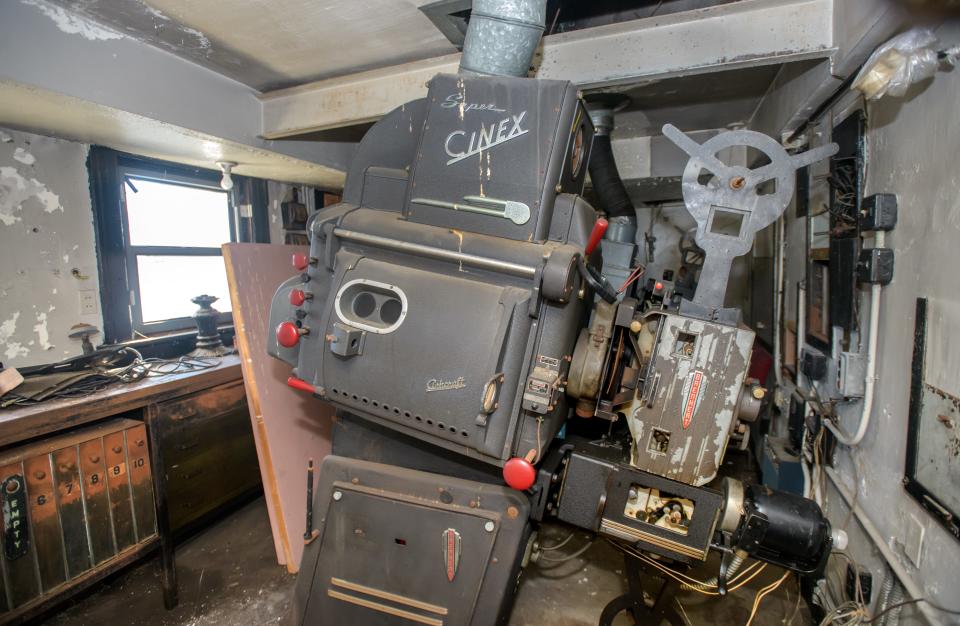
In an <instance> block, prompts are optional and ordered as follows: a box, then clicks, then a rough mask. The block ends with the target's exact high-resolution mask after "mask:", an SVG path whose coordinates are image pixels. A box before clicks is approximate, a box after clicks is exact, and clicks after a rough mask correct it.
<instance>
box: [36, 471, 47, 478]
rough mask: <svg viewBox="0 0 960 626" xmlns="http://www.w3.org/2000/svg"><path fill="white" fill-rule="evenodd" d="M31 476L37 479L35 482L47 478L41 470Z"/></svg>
mask: <svg viewBox="0 0 960 626" xmlns="http://www.w3.org/2000/svg"><path fill="white" fill-rule="evenodd" d="M33 475H34V476H36V477H37V480H43V479H44V478H46V477H47V473H46V472H44V471H42V470H41V471H37V472H34V473H33Z"/></svg>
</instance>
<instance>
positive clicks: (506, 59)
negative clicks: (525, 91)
mask: <svg viewBox="0 0 960 626" xmlns="http://www.w3.org/2000/svg"><path fill="white" fill-rule="evenodd" d="M546 13H547V1H546V0H473V9H472V11H471V12H470V26H469V27H468V28H467V35H466V38H465V39H464V42H463V56H462V57H461V58H460V73H463V74H486V75H492V76H526V75H527V72H528V71H529V69H530V63H531V62H532V61H533V54H534V52H535V51H536V49H537V45H538V44H539V43H540V36H541V35H542V34H543V28H544V25H545V23H546Z"/></svg>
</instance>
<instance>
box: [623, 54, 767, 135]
mask: <svg viewBox="0 0 960 626" xmlns="http://www.w3.org/2000/svg"><path fill="white" fill-rule="evenodd" d="M780 67H781V66H780V65H762V66H757V67H749V68H743V69H736V70H727V71H724V72H711V73H709V74H694V75H691V76H680V77H673V78H667V79H662V80H656V81H652V82H647V83H642V84H638V85H634V86H629V87H627V88H626V89H619V90H618V91H620V92H622V93H625V94H626V95H628V96H630V104H629V105H628V106H627V107H626V108H625V109H623V110H622V111H621V112H619V113H618V114H617V118H616V121H617V126H616V129H615V131H614V136H615V137H635V136H648V135H659V134H660V129H661V128H663V125H664V124H667V123H670V124H673V125H674V126H676V127H678V128H680V129H681V130H685V131H689V130H700V129H706V128H728V127H734V126H739V125H744V124H747V123H748V122H749V121H750V119H751V117H752V116H753V113H754V111H756V109H757V107H758V106H759V105H760V101H761V100H762V99H763V96H764V95H766V93H767V90H768V89H769V88H770V83H771V82H772V81H773V79H774V77H775V76H776V75H777V72H778V71H780Z"/></svg>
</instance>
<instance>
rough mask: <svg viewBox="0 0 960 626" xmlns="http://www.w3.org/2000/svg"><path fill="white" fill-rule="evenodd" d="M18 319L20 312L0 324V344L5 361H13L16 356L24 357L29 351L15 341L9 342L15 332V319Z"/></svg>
mask: <svg viewBox="0 0 960 626" xmlns="http://www.w3.org/2000/svg"><path fill="white" fill-rule="evenodd" d="M19 317H20V311H17V312H16V313H14V314H13V316H12V317H10V318H9V319H6V320H4V321H3V323H0V344H3V346H4V355H5V356H6V358H7V359H15V358H16V357H18V356H26V355H27V354H29V353H30V351H29V350H27V349H26V348H24V347H23V345H22V344H20V343H19V342H17V341H10V338H11V337H13V333H14V332H16V330H17V319H18V318H19Z"/></svg>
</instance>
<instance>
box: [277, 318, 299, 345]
mask: <svg viewBox="0 0 960 626" xmlns="http://www.w3.org/2000/svg"><path fill="white" fill-rule="evenodd" d="M302 334H304V331H303V329H302V328H297V326H296V324H294V323H293V322H281V323H280V325H279V326H277V342H278V343H279V344H280V345H281V346H283V347H284V348H292V347H294V346H295V345H297V344H298V343H300V335H302Z"/></svg>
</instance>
